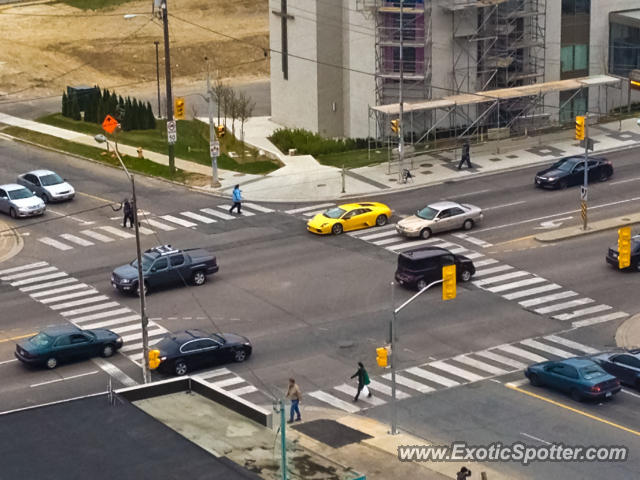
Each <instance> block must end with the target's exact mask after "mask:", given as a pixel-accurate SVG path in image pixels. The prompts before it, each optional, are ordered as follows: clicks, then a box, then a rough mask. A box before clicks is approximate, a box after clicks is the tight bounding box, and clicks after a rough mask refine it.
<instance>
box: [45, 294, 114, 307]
mask: <svg viewBox="0 0 640 480" xmlns="http://www.w3.org/2000/svg"><path fill="white" fill-rule="evenodd" d="M103 300H109V297H107V296H106V295H98V296H96V297H89V298H83V299H82V300H74V301H73V302H66V303H58V304H56V305H50V306H49V308H50V309H51V310H62V309H63V308H71V307H76V306H78V305H85V304H88V303H96V302H101V301H103Z"/></svg>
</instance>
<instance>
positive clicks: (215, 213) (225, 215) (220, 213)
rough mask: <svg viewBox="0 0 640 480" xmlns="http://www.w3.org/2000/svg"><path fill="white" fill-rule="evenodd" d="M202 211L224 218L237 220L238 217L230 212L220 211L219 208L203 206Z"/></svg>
mask: <svg viewBox="0 0 640 480" xmlns="http://www.w3.org/2000/svg"><path fill="white" fill-rule="evenodd" d="M200 211H201V212H204V213H207V214H209V215H213V216H214V217H218V218H221V219H222V220H235V219H236V218H238V217H234V216H233V215H230V214H228V213H223V212H219V211H217V210H214V209H213V208H201V209H200Z"/></svg>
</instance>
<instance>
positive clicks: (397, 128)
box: [391, 118, 400, 133]
mask: <svg viewBox="0 0 640 480" xmlns="http://www.w3.org/2000/svg"><path fill="white" fill-rule="evenodd" d="M391 130H393V131H394V132H395V133H398V132H400V120H398V119H397V118H396V119H394V120H391Z"/></svg>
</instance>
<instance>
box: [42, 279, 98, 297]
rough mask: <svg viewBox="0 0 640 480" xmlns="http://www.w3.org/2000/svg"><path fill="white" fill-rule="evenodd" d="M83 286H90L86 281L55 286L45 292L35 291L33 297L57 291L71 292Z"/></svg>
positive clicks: (52, 293)
mask: <svg viewBox="0 0 640 480" xmlns="http://www.w3.org/2000/svg"><path fill="white" fill-rule="evenodd" d="M81 288H89V285H87V284H86V283H76V284H74V285H68V286H66V287H59V288H54V289H52V290H45V291H44V292H42V291H40V292H35V293H32V294H31V298H35V299H38V298H40V297H46V296H47V295H54V294H56V293H62V292H69V291H71V290H79V289H81Z"/></svg>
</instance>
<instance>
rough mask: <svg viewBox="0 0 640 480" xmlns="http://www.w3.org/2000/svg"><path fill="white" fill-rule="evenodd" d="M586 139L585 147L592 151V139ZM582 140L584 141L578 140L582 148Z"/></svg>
mask: <svg viewBox="0 0 640 480" xmlns="http://www.w3.org/2000/svg"><path fill="white" fill-rule="evenodd" d="M586 140H587V149H589V150H591V151H593V146H594V143H593V140H592V139H591V138H587V139H586ZM584 142H585V141H584V140H580V146H581V147H582V148H584Z"/></svg>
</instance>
